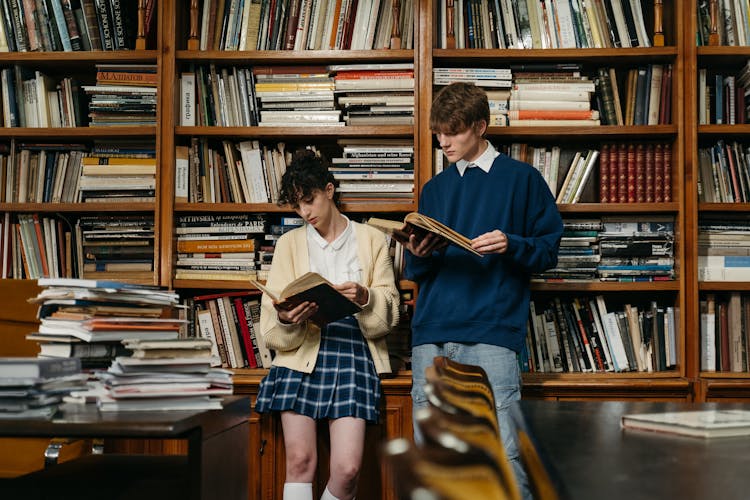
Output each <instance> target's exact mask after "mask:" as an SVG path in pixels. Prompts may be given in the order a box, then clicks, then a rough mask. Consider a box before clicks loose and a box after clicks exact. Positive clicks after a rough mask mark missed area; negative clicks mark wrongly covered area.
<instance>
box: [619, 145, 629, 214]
mask: <svg viewBox="0 0 750 500" xmlns="http://www.w3.org/2000/svg"><path fill="white" fill-rule="evenodd" d="M627 201H628V147H627V145H626V144H618V145H617V202H618V203H626V202H627Z"/></svg>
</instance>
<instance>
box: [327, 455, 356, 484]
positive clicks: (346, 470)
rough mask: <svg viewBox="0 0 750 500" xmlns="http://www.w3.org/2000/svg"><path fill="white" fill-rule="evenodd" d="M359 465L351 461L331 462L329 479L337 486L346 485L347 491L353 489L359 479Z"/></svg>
mask: <svg viewBox="0 0 750 500" xmlns="http://www.w3.org/2000/svg"><path fill="white" fill-rule="evenodd" d="M360 469H361V466H360V464H357V463H353V461H332V462H331V478H332V479H334V481H335V482H336V483H338V484H342V485H346V486H345V487H346V488H347V489H350V488H354V487H355V486H356V484H357V480H358V479H359V471H360Z"/></svg>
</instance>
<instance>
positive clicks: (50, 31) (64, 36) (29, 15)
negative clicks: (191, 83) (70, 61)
mask: <svg viewBox="0 0 750 500" xmlns="http://www.w3.org/2000/svg"><path fill="white" fill-rule="evenodd" d="M139 3H140V2H128V1H121V0H42V1H29V0H2V1H1V2H0V11H1V14H2V15H1V16H0V17H2V19H1V20H0V52H9V51H10V52H35V51H65V52H71V51H81V50H127V49H134V48H135V39H136V36H137V34H138V33H137V27H138V10H139V8H140V7H139V6H138V4H139ZM155 6H156V1H155V0H146V1H145V2H143V5H142V6H141V7H142V8H143V10H144V13H143V16H144V29H145V33H146V35H147V36H148V34H149V32H150V31H152V27H153V25H154V24H155V18H156V15H155Z"/></svg>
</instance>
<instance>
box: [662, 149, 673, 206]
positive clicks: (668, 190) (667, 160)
mask: <svg viewBox="0 0 750 500" xmlns="http://www.w3.org/2000/svg"><path fill="white" fill-rule="evenodd" d="M663 157H664V161H663V170H662V172H663V177H664V201H665V202H670V201H672V148H671V146H670V145H669V144H665V145H664V155H663Z"/></svg>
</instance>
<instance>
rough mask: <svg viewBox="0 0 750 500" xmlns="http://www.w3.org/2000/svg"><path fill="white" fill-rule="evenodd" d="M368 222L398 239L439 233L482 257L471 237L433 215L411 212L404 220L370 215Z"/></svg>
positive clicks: (402, 239)
mask: <svg viewBox="0 0 750 500" xmlns="http://www.w3.org/2000/svg"><path fill="white" fill-rule="evenodd" d="M367 223H368V224H369V225H371V226H373V227H376V228H378V229H380V230H381V231H383V232H384V233H386V234H389V235H391V236H393V237H394V238H395V239H396V240H398V241H405V240H407V239H408V238H409V235H410V234H414V235H416V237H417V239H422V238H423V237H424V236H425V235H426V234H427V232H430V233H433V234H437V235H438V236H440V237H442V238H444V239H446V240H447V241H448V242H450V243H453V244H454V245H457V246H459V247H461V248H463V249H464V250H466V251H468V252H471V253H473V254H474V255H479V256H480V257H482V254H480V253H479V252H477V251H476V250H474V249H473V248H472V246H471V239H469V238H467V237H466V236H464V235H463V234H461V233H458V232H456V231H454V230H453V229H451V228H449V227H448V226H446V225H445V224H442V223H440V222H438V221H436V220H435V219H433V218H432V217H428V216H426V215H424V214H420V213H418V212H410V213H408V214H406V217H404V220H403V222H401V221H397V220H390V219H380V218H378V217H370V218H369V219H368V220H367Z"/></svg>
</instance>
